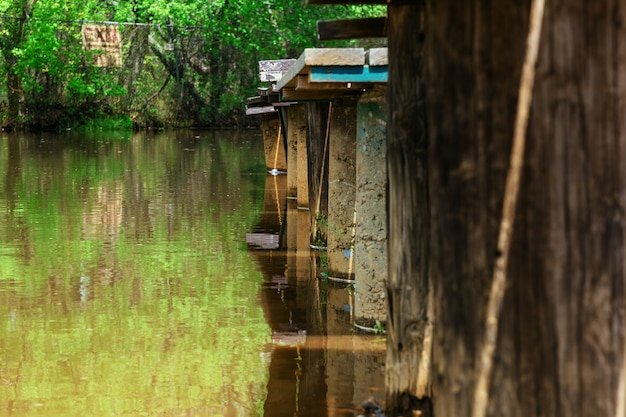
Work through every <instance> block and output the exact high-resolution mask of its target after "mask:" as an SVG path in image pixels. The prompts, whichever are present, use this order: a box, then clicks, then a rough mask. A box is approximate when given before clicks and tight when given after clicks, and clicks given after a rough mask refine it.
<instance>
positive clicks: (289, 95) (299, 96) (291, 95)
mask: <svg viewBox="0 0 626 417" xmlns="http://www.w3.org/2000/svg"><path fill="white" fill-rule="evenodd" d="M361 92H362V91H361V90H356V89H352V90H346V89H337V90H296V89H295V88H283V89H282V90H281V91H280V98H281V100H283V101H288V100H291V101H328V100H334V99H336V98H339V97H342V96H346V95H352V94H360V93H361Z"/></svg>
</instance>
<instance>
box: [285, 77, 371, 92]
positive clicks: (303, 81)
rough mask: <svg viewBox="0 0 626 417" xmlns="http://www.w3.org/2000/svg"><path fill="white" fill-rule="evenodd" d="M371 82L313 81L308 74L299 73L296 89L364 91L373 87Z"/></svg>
mask: <svg viewBox="0 0 626 417" xmlns="http://www.w3.org/2000/svg"><path fill="white" fill-rule="evenodd" d="M371 85H372V84H371V83H321V82H315V83H312V82H310V81H309V76H308V75H298V77H297V78H296V90H298V91H302V90H354V91H357V90H358V91H361V92H362V91H363V89H365V88H369V87H371Z"/></svg>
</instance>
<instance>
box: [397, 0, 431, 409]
mask: <svg viewBox="0 0 626 417" xmlns="http://www.w3.org/2000/svg"><path fill="white" fill-rule="evenodd" d="M424 12H425V4H424V2H423V1H420V2H416V4H415V5H412V6H389V8H388V13H389V29H388V35H387V36H388V39H389V84H388V95H387V98H388V103H387V105H388V115H389V116H388V117H389V120H388V124H387V132H388V134H387V136H388V138H387V140H388V145H387V146H388V148H387V173H388V177H389V185H388V186H389V202H388V203H389V215H388V225H389V226H388V227H389V228H388V233H389V271H388V277H387V304H388V311H387V313H388V317H387V361H386V368H385V385H386V390H387V401H386V409H387V410H386V411H387V415H388V416H389V417H396V416H413V415H416V414H415V413H418V412H419V413H421V414H420V415H422V416H430V395H431V392H430V384H431V376H430V361H431V354H430V351H431V345H432V320H433V318H432V316H431V313H430V312H429V304H428V301H429V294H430V291H431V286H430V282H429V274H428V257H429V224H430V218H429V200H428V159H427V156H428V155H427V150H428V140H427V131H426V107H425V99H426V90H425V81H424V80H425V74H424V72H423V67H424V42H423V37H422V36H421V31H422V29H423V28H422V27H420V26H419V23H420V22H423V14H424Z"/></svg>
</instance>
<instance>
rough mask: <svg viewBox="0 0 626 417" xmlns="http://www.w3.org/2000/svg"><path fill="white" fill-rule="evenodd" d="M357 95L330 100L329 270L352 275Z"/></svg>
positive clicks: (334, 272)
mask: <svg viewBox="0 0 626 417" xmlns="http://www.w3.org/2000/svg"><path fill="white" fill-rule="evenodd" d="M357 99H358V98H357V97H347V98H343V99H338V100H336V101H335V102H334V103H333V108H332V114H331V121H330V144H329V146H330V153H329V158H328V225H327V247H328V273H329V275H330V276H331V277H338V278H344V279H353V278H354V256H353V249H354V235H355V199H356V120H357V114H356V113H357V111H356V107H357Z"/></svg>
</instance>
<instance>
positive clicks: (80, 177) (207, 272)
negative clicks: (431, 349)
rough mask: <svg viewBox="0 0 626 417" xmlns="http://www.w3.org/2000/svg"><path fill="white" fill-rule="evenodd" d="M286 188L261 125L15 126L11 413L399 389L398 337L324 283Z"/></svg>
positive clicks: (0, 344) (8, 227) (338, 401)
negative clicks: (362, 325)
mask: <svg viewBox="0 0 626 417" xmlns="http://www.w3.org/2000/svg"><path fill="white" fill-rule="evenodd" d="M91 136H93V135H91ZM285 183H286V178H285V176H284V175H282V176H271V175H268V174H267V173H266V169H265V160H264V156H263V144H262V140H261V136H260V134H259V133H258V132H255V131H251V132H233V131H220V132H197V131H180V132H169V133H160V134H132V135H131V134H130V133H127V134H124V133H111V134H100V135H98V137H85V135H79V134H74V133H71V132H69V133H67V134H63V135H43V134H37V135H32V134H28V135H27V134H15V135H4V136H0V416H20V417H23V416H45V417H48V416H63V417H72V416H76V417H78V416H81V417H82V416H90V417H101V416H267V417H271V416H288V417H293V416H353V415H355V414H358V413H359V411H360V408H359V404H360V403H361V402H362V401H363V400H365V399H366V398H368V397H369V396H371V395H374V396H375V397H376V398H377V399H379V400H381V399H383V397H384V390H383V388H382V387H383V366H384V346H385V343H384V341H383V340H381V339H380V338H379V337H377V336H367V335H356V334H354V331H353V327H352V325H351V308H352V292H351V290H350V288H345V286H343V285H342V286H336V285H332V284H328V283H325V282H323V280H320V279H319V278H318V276H319V273H318V268H319V266H318V265H319V264H320V262H319V256H320V254H319V253H316V252H314V251H311V250H310V249H309V230H310V229H309V220H308V215H309V213H308V212H307V211H305V210H302V209H300V210H299V209H298V208H297V207H295V206H294V203H293V201H291V200H288V199H287V198H286V193H285ZM322 256H323V255H322Z"/></svg>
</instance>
